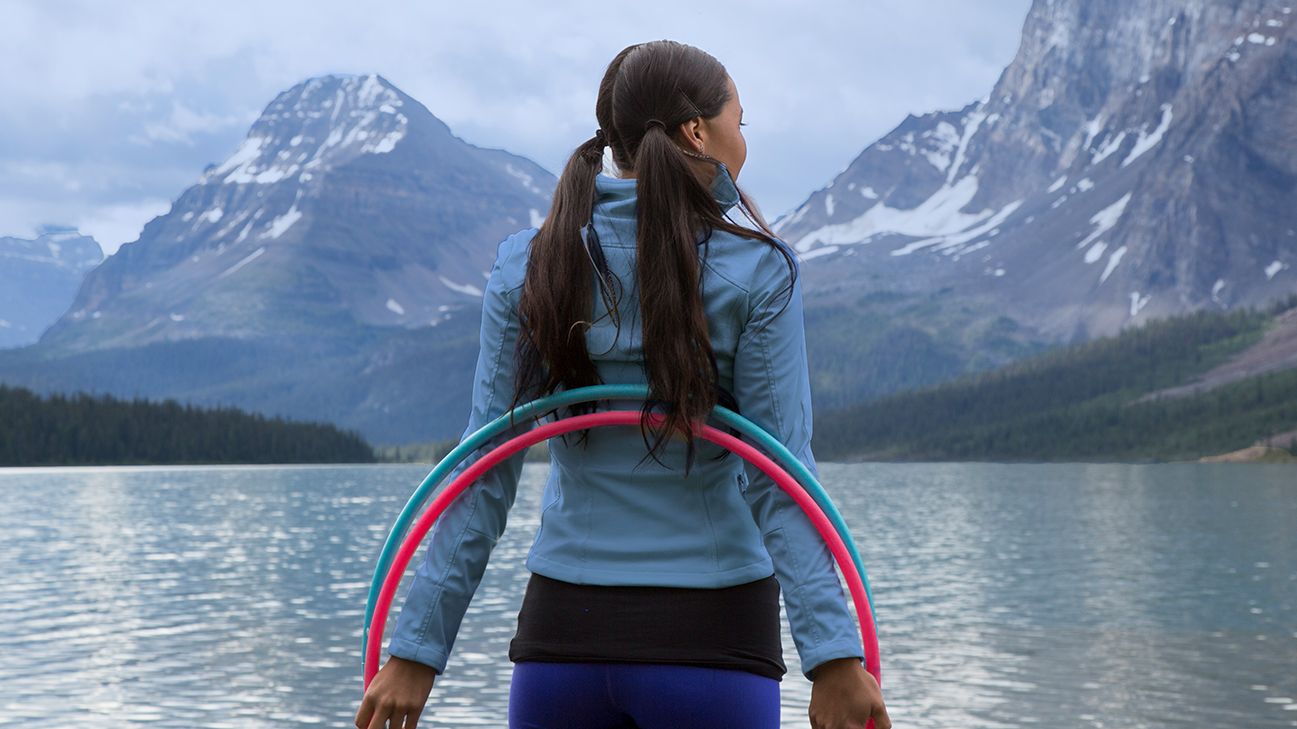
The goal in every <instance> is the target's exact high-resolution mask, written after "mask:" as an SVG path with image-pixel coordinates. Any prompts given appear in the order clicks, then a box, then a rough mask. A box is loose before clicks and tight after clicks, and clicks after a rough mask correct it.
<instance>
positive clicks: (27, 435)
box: [0, 385, 374, 466]
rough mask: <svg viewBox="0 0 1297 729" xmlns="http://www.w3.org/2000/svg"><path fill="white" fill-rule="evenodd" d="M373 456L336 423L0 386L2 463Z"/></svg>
mask: <svg viewBox="0 0 1297 729" xmlns="http://www.w3.org/2000/svg"><path fill="white" fill-rule="evenodd" d="M373 461H374V453H373V449H372V448H370V446H369V444H368V443H366V442H365V441H364V440H363V439H362V438H361V437H360V436H359V435H358V434H356V433H354V432H348V431H343V430H340V429H338V428H337V427H335V426H333V425H327V424H321V423H304V422H294V421H288V420H284V419H282V418H267V417H265V416H262V415H257V414H252V413H246V412H243V411H241V410H237V409H235V408H210V409H209V408H199V407H195V406H192V405H182V404H180V403H178V402H176V401H174V400H167V401H164V402H150V401H146V400H120V399H117V398H113V397H109V396H91V395H85V394H78V395H72V396H64V395H52V396H49V397H41V396H39V395H37V394H35V393H33V392H32V391H30V390H26V389H22V388H14V387H8V386H5V385H0V466H56V465H57V466H63V465H91V464H179V463H184V464H203V463H370V462H373Z"/></svg>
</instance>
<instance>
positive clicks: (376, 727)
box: [356, 656, 437, 729]
mask: <svg viewBox="0 0 1297 729" xmlns="http://www.w3.org/2000/svg"><path fill="white" fill-rule="evenodd" d="M436 678H437V671H436V670H435V669H434V668H433V667H432V666H429V665H426V664H423V663H419V662H417V661H410V660H406V659H404V658H398V657H396V656H392V657H390V658H389V659H388V661H387V664H386V665H384V666H383V667H382V668H380V669H379V670H378V673H377V674H376V675H375V676H374V680H373V681H370V682H369V688H368V689H367V690H366V691H365V697H364V698H363V699H361V701H360V711H358V712H356V729H384V727H386V726H387V723H388V722H389V721H390V722H391V729H415V727H416V726H417V725H418V723H419V714H420V713H422V712H423V707H424V706H425V705H426V704H427V703H428V694H430V693H432V684H433V681H435V680H436Z"/></svg>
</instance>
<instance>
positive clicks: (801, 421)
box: [388, 170, 864, 678]
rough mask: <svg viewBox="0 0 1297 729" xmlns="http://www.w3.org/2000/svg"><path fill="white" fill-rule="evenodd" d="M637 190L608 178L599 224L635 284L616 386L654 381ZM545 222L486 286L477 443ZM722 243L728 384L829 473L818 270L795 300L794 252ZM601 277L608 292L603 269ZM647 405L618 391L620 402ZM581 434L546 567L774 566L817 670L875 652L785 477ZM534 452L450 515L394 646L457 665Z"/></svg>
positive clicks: (552, 475)
mask: <svg viewBox="0 0 1297 729" xmlns="http://www.w3.org/2000/svg"><path fill="white" fill-rule="evenodd" d="M635 185H636V183H635V180H633V179H621V178H615V177H610V176H608V175H603V174H600V175H599V176H598V177H597V179H596V189H597V191H598V197H597V200H596V204H595V216H594V224H595V230H596V232H597V233H598V234H599V240H600V242H601V243H602V244H603V248H604V252H605V255H606V258H607V261H608V265H609V267H610V269H611V270H612V272H613V273H614V274H616V275H617V276H618V278H620V280H621V282H622V284H623V286H622V287H621V290H622V291H623V292H624V293H623V294H622V298H621V303H620V305H619V306H618V309H619V310H620V312H621V317H622V331H621V335H620V337H618V336H617V335H616V331H615V328H614V325H613V323H612V322H611V321H610V320H609V319H610V318H609V317H607V316H605V314H606V313H607V309H606V308H605V307H604V303H603V301H602V299H601V297H600V296H598V295H597V293H596V295H595V296H594V301H595V311H594V320H595V325H594V326H593V327H592V328H590V329H589V330H588V332H587V346H588V348H589V351H590V356H591V358H592V359H593V360H594V363H595V366H596V367H597V369H598V371H599V374H600V375H601V376H602V378H603V381H604V382H605V383H607V384H622V383H633V384H640V385H642V384H646V383H647V378H646V376H645V374H644V370H643V356H644V351H643V347H642V342H641V338H640V325H639V299H638V297H637V294H636V290H635V285H634V284H635V272H634V266H635V253H636V247H635V224H636V220H635V191H636V188H635ZM713 194H714V196H715V198H716V200H717V201H718V202H719V203H720V204H721V207H722V209H723V210H725V211H729V210H730V209H731V208H732V207H734V205H735V204H736V203H737V202H738V191H737V190H736V189H735V187H734V185H733V183H732V182H731V181H730V176H729V174H728V173H727V171H725V170H718V173H717V175H716V183H715V184H714V185H713ZM536 232H537V231H536V229H535V228H530V229H527V230H523V231H520V232H518V233H515V234H514V235H511V236H509V237H508V238H506V239H505V240H504V241H503V242H502V243H500V246H499V248H498V251H497V253H496V261H495V265H494V266H493V268H492V270H491V273H490V277H489V279H488V281H487V284H486V292H485V294H484V295H483V302H482V303H483V310H482V330H481V350H480V353H479V356H478V360H477V368H476V373H475V375H474V380H473V382H474V385H473V408H472V413H471V415H470V417H469V421H468V426H467V427H466V428H465V430H464V437H467V436H469V435H470V434H472V433H473V432H475V431H477V430H478V429H479V428H481V427H482V426H483V425H485V424H487V423H489V422H491V421H492V420H494V419H495V418H497V417H499V416H500V415H502V414H504V413H505V412H508V407H509V404H510V400H511V398H512V396H513V385H514V362H513V357H512V354H513V351H514V344H515V342H516V340H517V337H518V318H517V315H516V311H517V306H518V298H519V294H520V293H521V288H522V284H523V277H524V274H525V271H526V264H527V255H528V252H529V250H530V241H531V239H532V236H534V235H535V234H536ZM781 243H782V241H781ZM784 245H785V247H786V244H784ZM705 248H706V264H705V270H704V275H703V285H702V288H703V303H704V307H705V309H706V314H707V320H708V324H709V330H710V336H711V341H712V348H713V350H714V351H715V354H716V364H717V367H718V370H719V374H720V380H721V382H720V384H721V386H722V387H724V388H726V389H727V390H728V391H729V392H731V393H733V394H734V397H735V399H736V400H737V403H738V410H739V413H740V414H741V415H743V416H744V417H746V418H748V419H749V420H752V421H753V422H755V423H756V424H757V425H759V426H761V427H762V428H763V429H765V430H766V431H768V432H770V433H772V434H773V435H775V436H776V437H777V438H779V439H780V441H781V442H783V443H784V444H785V445H786V446H787V447H788V449H789V450H790V451H792V453H793V454H794V455H795V456H797V458H799V459H800V460H801V461H802V462H803V463H804V464H805V465H806V466H807V467H808V468H809V469H810V470H811V472H812V473H815V474H816V476H817V478H818V472H817V469H816V465H815V458H814V456H813V455H812V454H811V389H810V379H809V376H808V372H807V364H806V342H805V332H804V320H803V314H802V291H801V277H800V276H799V277H798V279H797V285H796V286H795V287H794V288H793V292H792V298H791V300H790V299H789V298H788V292H787V290H786V289H787V284H788V267H787V264H786V263H785V260H784V257H783V256H782V255H780V254H779V252H778V251H776V250H774V249H773V248H772V247H771V246H770V245H769V244H767V243H764V242H762V241H760V240H756V239H752V238H743V237H739V236H735V235H733V234H730V233H726V232H723V231H716V232H715V233H713V235H712V237H711V240H710V242H709V243H708V244H707V245H706V247H705ZM788 250H789V251H790V252H791V249H788ZM702 253H703V248H701V247H700V255H701V254H702ZM591 286H596V283H595V280H594V278H593V277H592V279H591ZM785 303H786V308H784V307H785ZM781 308H783V311H782V312H781V311H780V309H781ZM641 405H642V402H640V401H631V400H613V401H610V403H609V407H610V408H611V409H619V410H620V409H632V410H638V409H639V408H640V406H641ZM602 407H603V406H602V405H601V409H602ZM710 422H711V424H713V425H715V424H717V421H714V420H712V421H710ZM531 427H534V425H533V424H531V423H527V424H524V423H523V422H522V421H519V424H518V426H517V428H515V429H514V430H511V431H505V432H503V433H501V434H500V435H497V436H496V437H495V438H494V439H493V440H492V441H491V442H490V443H488V444H487V445H486V446H483V447H482V448H481V449H479V450H478V451H475V452H474V453H473V454H472V456H471V457H470V458H469V459H467V460H465V461H464V463H463V464H461V465H460V467H459V468H457V469H456V470H455V471H454V473H453V474H452V475H451V476H450V479H453V478H454V477H455V476H457V475H459V473H460V472H461V471H463V470H464V469H465V468H467V467H468V464H469V463H471V462H472V461H474V460H476V459H477V458H478V457H480V456H481V455H483V454H485V453H486V452H488V451H489V450H490V449H491V448H494V447H495V446H497V445H499V444H500V443H501V442H503V441H504V440H506V439H508V438H509V437H512V436H513V435H516V434H518V433H519V432H523V431H525V430H529V429H530V428H531ZM569 438H570V440H571V443H572V445H571V446H567V445H564V443H563V441H562V439H561V438H553V439H551V440H550V441H549V447H550V471H549V479H548V481H547V482H546V484H545V491H544V494H543V496H542V507H541V508H542V511H541V523H540V528H539V529H538V530H537V533H536V537H535V540H534V542H533V544H532V547H531V551H530V553H529V554H528V557H527V561H526V566H527V568H528V569H529V570H530V571H532V572H536V573H540V574H542V575H545V576H548V577H552V578H554V579H559V580H565V581H568V582H575V583H581V584H600V585H665V586H676V587H697V588H718V587H729V586H733V585H738V584H741V583H745V582H751V581H753V580H758V579H762V578H764V577H768V576H770V575H771V574H774V575H775V576H776V578H777V579H778V581H779V584H780V587H781V590H782V593H783V598H784V606H785V608H786V611H787V615H788V621H789V624H790V628H791V631H792V636H793V640H794V642H795V643H796V646H797V652H798V656H799V658H800V660H801V666H802V672H803V675H805V676H806V677H807V678H811V677H812V670H813V669H814V668H815V667H816V666H818V665H819V664H821V663H823V662H825V661H827V660H830V659H834V658H843V657H849V656H854V657H856V658H860V659H861V660H863V655H864V653H863V650H862V648H861V640H860V633H859V628H858V624H857V623H856V622H855V619H854V618H853V617H852V613H851V612H850V610H849V608H848V599H847V596H846V594H845V591H844V590H843V588H842V585H841V583H840V582H839V578H838V575H837V573H836V572H835V571H834V564H833V559H832V556H831V554H830V552H829V550H828V547H827V546H826V545H825V543H824V541H823V539H822V538H821V537H820V535H819V532H817V531H816V530H815V527H814V526H813V525H812V524H811V521H810V519H809V518H808V517H807V516H806V515H805V513H803V512H802V510H801V508H800V507H798V506H797V504H796V503H795V502H794V501H793V500H792V498H791V497H789V496H788V495H787V494H786V493H785V492H784V491H783V490H782V489H780V488H779V487H778V486H777V485H776V484H775V483H774V481H772V480H771V479H770V477H768V476H766V475H765V474H764V473H762V472H761V471H759V470H757V469H756V468H755V467H753V466H750V465H747V464H746V463H745V462H744V461H742V460H741V459H740V458H739V457H738V456H736V455H733V454H731V455H729V456H728V457H726V458H724V459H723V460H719V461H717V460H713V459H712V456H714V455H716V454H718V453H721V452H722V449H720V447H719V446H716V445H713V444H711V443H709V442H707V441H704V440H702V439H699V440H698V441H697V451H696V453H695V459H694V465H693V467H692V469H691V470H690V473H689V476H688V477H687V478H686V477H684V476H683V475H682V474H683V473H684V461H685V456H684V454H685V444H684V442H683V441H682V440H680V439H678V438H677V439H672V440H670V441H669V442H668V444H667V446H666V448H665V450H664V452H662V453H661V454H660V455H659V458H660V459H661V460H662V462H663V463H665V464H668V465H670V466H671V468H670V469H667V468H664V467H663V466H662V465H659V464H658V463H657V462H655V461H654V460H653V459H652V458H648V459H645V458H644V456H645V453H646V448H645V446H644V442H643V439H642V436H641V433H640V430H639V428H638V427H629V426H611V427H603V428H594V429H591V430H590V431H589V441H588V447H584V446H582V445H579V444H577V442H576V434H575V433H573V434H572V435H570V436H569ZM523 457H524V454H523V453H518V454H515V455H514V456H512V457H511V458H509V459H508V460H506V461H504V462H503V463H501V464H499V465H498V466H496V467H495V468H494V469H492V470H491V471H489V472H488V473H487V474H486V475H484V476H482V477H481V478H480V479H479V480H478V481H477V482H475V483H474V484H473V485H472V486H471V487H469V489H468V490H466V491H465V493H464V494H462V495H461V496H460V497H459V498H458V499H457V500H456V501H455V502H454V504H453V505H452V506H451V507H450V508H449V509H448V510H447V511H446V512H445V514H444V515H443V516H442V517H441V518H440V519H439V520H438V522H437V524H436V526H435V527H434V528H433V530H432V533H431V535H430V536H429V538H428V542H427V546H426V547H425V550H426V551H425V557H424V561H423V562H422V563H421V564H420V565H419V567H418V568H417V570H416V574H415V577H414V580H413V582H412V583H411V585H410V589H409V592H408V593H407V595H406V598H405V602H404V605H403V607H402V609H401V612H400V615H399V617H398V619H397V624H396V629H395V631H394V632H393V635H392V638H391V641H390V642H389V644H388V652H389V653H390V654H391V655H393V656H398V657H401V658H407V659H409V660H412V661H417V662H420V663H424V664H427V665H429V666H432V667H433V668H434V669H436V670H437V672H438V673H441V672H442V671H444V670H445V667H446V663H447V660H448V659H449V656H450V651H451V648H452V646H453V645H454V641H455V634H456V633H457V632H458V630H459V626H460V623H461V621H462V619H463V617H464V614H465V612H466V611H467V609H468V605H469V601H470V600H471V599H472V597H473V593H474V591H475V590H476V589H477V586H478V583H479V581H480V580H481V578H482V574H483V571H484V570H485V569H486V564H487V560H488V559H489V557H490V554H491V550H492V549H493V548H494V546H495V544H496V542H497V540H498V539H499V538H500V535H501V534H502V533H503V532H504V529H505V524H506V519H507V516H508V513H509V510H510V508H511V507H512V506H513V503H514V496H515V494H516V492H517V486H518V479H519V476H520V473H521V470H522V465H523ZM641 461H643V463H642V465H639V466H638V467H637V465H636V464H639V463H640V462H641ZM448 482H449V479H448V480H447V483H448Z"/></svg>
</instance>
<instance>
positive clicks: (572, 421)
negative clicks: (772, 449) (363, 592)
mask: <svg viewBox="0 0 1297 729" xmlns="http://www.w3.org/2000/svg"><path fill="white" fill-rule="evenodd" d="M640 417H641V416H640V413H639V411H634V410H612V411H605V412H598V413H590V414H586V415H577V416H574V417H570V418H563V419H561V420H556V421H554V422H550V423H546V424H544V425H541V426H537V427H536V428H534V429H532V430H530V431H528V432H526V433H523V434H521V435H518V436H515V437H513V438H511V439H509V440H508V441H505V442H504V443H501V444H500V445H498V446H496V447H495V448H494V449H492V450H491V452H489V453H487V454H486V455H484V456H482V457H481V458H480V459H478V460H477V461H475V462H474V463H473V464H472V465H471V466H469V467H468V468H466V469H464V471H463V472H461V473H460V475H459V477H458V478H456V479H455V480H454V481H452V482H451V483H450V485H448V486H447V487H446V488H445V489H444V490H443V491H442V492H441V493H439V494H438V495H437V497H436V498H434V499H433V501H432V503H431V504H430V505H429V506H428V508H427V509H426V510H425V511H424V512H423V514H422V515H420V517H419V520H418V521H417V522H416V523H415V524H414V526H413V527H412V528H411V529H410V531H409V533H408V534H406V537H405V540H404V541H403V542H402V543H401V548H400V550H399V551H398V552H397V553H396V556H395V558H394V559H393V560H392V565H391V567H390V569H389V570H388V573H387V577H386V578H385V579H384V581H383V589H382V591H381V592H380V593H379V597H378V603H377V604H376V605H375V606H374V615H373V620H372V621H371V622H370V626H369V645H368V646H367V649H366V652H365V690H368V689H369V684H370V682H371V681H373V679H374V676H375V675H377V674H378V670H379V665H378V664H379V659H380V657H381V651H382V644H383V628H384V627H386V625H387V615H388V610H389V608H390V607H391V604H392V600H393V598H394V597H395V596H396V590H397V587H398V586H399V585H400V583H401V577H402V576H403V575H404V574H405V570H406V567H407V566H409V564H410V560H411V559H413V557H414V554H415V552H417V551H418V549H419V545H420V544H421V543H422V542H423V538H424V536H426V535H427V533H428V532H429V531H430V530H431V529H432V527H433V524H435V523H436V521H437V518H438V517H440V516H441V514H442V512H444V511H445V510H446V508H447V507H448V506H450V504H451V502H453V501H454V500H455V499H456V498H457V497H458V496H459V495H460V494H461V493H462V492H463V491H464V490H465V489H467V488H468V487H469V486H470V485H472V484H473V482H474V481H476V480H477V479H478V478H480V477H481V476H482V475H483V474H484V473H486V472H487V471H489V470H490V469H491V468H493V467H494V466H495V465H496V464H498V463H499V462H500V461H503V460H504V459H506V458H508V457H509V456H511V455H513V454H514V453H517V452H518V451H520V450H522V449H524V448H527V447H529V446H531V445H534V444H536V443H539V442H540V441H542V440H548V439H550V438H552V437H554V436H557V435H562V434H563V433H568V432H571V431H574V430H583V429H585V428H591V427H596V426H603V425H639V423H640ZM649 418H650V423H651V424H652V425H653V426H655V427H656V426H658V425H659V424H660V423H661V421H662V420H663V416H661V415H660V414H656V413H654V414H652V415H650V416H649ZM701 436H702V437H703V438H704V439H706V440H708V441H710V442H712V443H715V444H717V445H719V446H721V447H723V448H725V449H727V450H730V451H732V452H734V453H735V454H737V455H738V456H739V457H741V458H743V459H744V460H745V461H748V462H749V463H752V464H753V465H755V466H756V467H757V468H759V469H761V471H762V472H764V473H765V474H766V475H767V476H769V477H770V478H772V479H773V480H774V481H775V483H776V484H778V485H779V487H780V488H782V489H783V490H784V491H786V492H787V493H788V494H789V495H790V496H792V497H793V500H794V501H796V502H797V505H798V506H800V507H801V508H802V510H803V511H805V512H806V515H807V516H808V517H810V519H811V522H812V523H813V524H814V525H815V528H816V530H817V531H819V533H820V536H821V537H823V538H824V541H825V542H826V543H827V544H828V547H829V550H830V551H831V552H832V553H833V558H834V560H835V561H836V562H837V565H838V568H839V569H840V570H841V572H842V574H843V576H845V578H846V580H847V587H848V589H849V590H850V593H851V600H852V602H853V603H854V604H855V608H856V617H857V619H858V620H859V622H860V630H861V636H862V640H863V647H864V651H863V652H864V654H865V670H867V671H868V672H869V673H870V674H871V675H872V676H873V677H874V679H875V680H876V681H877V682H878V685H879V687H880V688H881V687H882V684H883V677H882V667H881V665H880V661H879V656H878V636H877V635H876V634H875V632H874V621H873V613H872V610H871V609H870V605H869V599H868V597H867V596H866V593H865V587H864V583H862V582H861V580H860V575H859V574H858V573H857V572H856V569H855V564H854V563H853V562H852V560H851V555H850V553H849V552H848V551H847V547H846V545H845V544H844V543H843V541H842V538H841V537H840V536H838V533H837V530H835V529H834V528H833V524H832V523H831V522H829V520H828V517H826V516H825V515H824V512H823V511H821V510H820V508H819V505H817V504H816V503H815V500H814V499H813V498H811V496H810V494H807V493H806V490H805V489H803V488H802V486H801V484H799V483H797V480H796V479H794V478H793V477H792V476H790V475H789V474H788V473H787V472H786V471H784V470H783V469H782V468H780V467H779V466H778V465H776V464H775V462H774V461H772V460H771V459H770V458H769V457H768V456H766V454H764V453H762V452H761V451H760V450H757V449H756V448H755V447H753V446H752V445H750V444H748V443H745V442H743V441H742V440H740V439H739V438H736V437H734V436H732V435H730V434H729V433H726V432H724V431H722V430H718V429H717V428H714V427H712V426H710V425H705V426H703V429H702V432H701ZM870 726H872V720H870Z"/></svg>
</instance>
